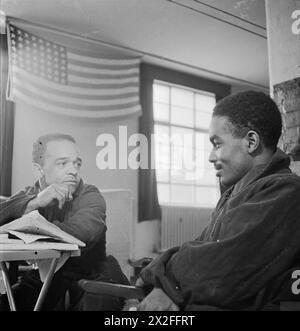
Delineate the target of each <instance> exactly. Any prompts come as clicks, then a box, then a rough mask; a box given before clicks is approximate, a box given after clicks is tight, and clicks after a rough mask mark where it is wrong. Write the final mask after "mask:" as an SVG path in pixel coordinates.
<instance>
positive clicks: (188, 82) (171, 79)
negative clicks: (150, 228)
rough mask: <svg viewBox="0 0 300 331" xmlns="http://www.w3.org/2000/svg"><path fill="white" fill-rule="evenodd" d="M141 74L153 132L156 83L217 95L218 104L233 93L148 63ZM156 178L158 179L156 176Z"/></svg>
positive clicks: (144, 103)
mask: <svg viewBox="0 0 300 331" xmlns="http://www.w3.org/2000/svg"><path fill="white" fill-rule="evenodd" d="M140 74H141V76H140V78H141V81H140V85H141V86H140V93H141V103H142V109H143V114H144V115H143V116H146V118H147V119H148V121H150V123H151V122H152V123H153V130H154V112H153V110H154V109H153V104H154V102H153V84H154V82H155V81H160V82H165V83H166V84H171V85H174V86H175V85H178V86H179V87H185V88H188V89H193V90H196V91H205V92H207V93H212V94H214V95H215V98H216V102H218V101H219V100H220V99H222V98H224V97H225V96H227V95H229V94H230V92H231V86H230V85H228V84H225V83H222V82H218V81H215V80H212V79H209V78H204V77H200V76H196V75H194V74H189V73H185V72H181V71H177V70H172V69H168V68H164V67H160V66H156V65H152V64H148V63H141V68H140ZM142 125H143V124H142V122H141V121H140V130H141V126H142ZM188 129H191V127H188ZM142 130H144V127H143V128H142ZM205 131H206V130H205V129H199V131H198V132H200V133H203V132H205ZM150 133H154V132H150ZM154 173H155V170H154ZM154 176H155V177H156V175H155V174H154ZM157 184H158V183H157V181H156V185H157ZM139 185H140V184H139ZM176 185H177V184H176ZM183 185H185V184H183ZM199 187H205V186H204V185H199ZM209 187H211V186H209ZM160 204H162V205H170V206H184V207H188V205H186V204H178V203H165V202H163V203H160ZM191 207H195V205H194V204H191ZM196 207H197V206H196ZM200 208H202V207H200ZM203 208H206V207H203ZM207 208H210V207H207Z"/></svg>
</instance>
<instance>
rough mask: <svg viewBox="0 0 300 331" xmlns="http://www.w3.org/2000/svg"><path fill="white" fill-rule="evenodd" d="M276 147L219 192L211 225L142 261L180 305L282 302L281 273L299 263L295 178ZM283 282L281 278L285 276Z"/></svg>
mask: <svg viewBox="0 0 300 331" xmlns="http://www.w3.org/2000/svg"><path fill="white" fill-rule="evenodd" d="M289 162H290V160H289V158H288V156H287V155H286V154H284V153H283V152H282V151H280V150H279V149H278V150H277V152H276V153H275V154H274V156H273V158H272V160H271V162H270V163H269V164H267V165H264V166H258V167H255V168H253V169H252V170H251V171H250V172H249V173H248V174H247V175H246V176H245V177H244V178H242V179H241V180H240V181H239V182H238V183H237V184H236V185H235V186H233V187H231V188H229V189H228V190H226V191H225V192H224V193H223V195H222V196H221V198H220V200H219V202H218V204H217V206H216V208H215V210H214V211H213V213H212V215H211V222H210V224H209V226H208V227H207V228H206V229H205V230H204V231H203V233H202V234H201V236H200V237H199V238H197V239H196V240H194V241H190V242H187V243H184V244H183V245H182V246H181V247H174V248H171V249H169V250H168V251H166V252H165V253H164V254H162V255H161V256H160V257H159V258H157V259H155V260H154V261H153V262H152V263H151V264H150V265H149V266H148V267H146V268H145V269H144V270H143V271H142V273H141V276H142V278H143V279H144V281H145V282H146V284H152V285H154V286H157V287H161V288H162V289H163V290H164V291H165V292H166V293H167V295H168V296H169V297H170V298H171V299H172V300H173V301H174V302H175V303H176V304H177V305H179V306H180V308H181V309H184V310H201V309H206V308H208V309H211V308H212V307H215V308H216V309H264V307H266V306H267V305H268V304H270V303H277V304H280V300H281V299H282V297H280V295H281V294H283V292H284V291H285V294H286V293H287V292H288V293H291V287H290V285H289V284H288V288H285V289H283V287H282V286H283V281H284V280H285V281H286V280H290V277H291V273H292V272H291V270H292V269H293V268H295V267H296V266H297V264H299V263H300V254H299V253H300V178H299V177H297V176H295V175H293V174H292V173H291V171H290V169H289ZM285 285H286V283H285Z"/></svg>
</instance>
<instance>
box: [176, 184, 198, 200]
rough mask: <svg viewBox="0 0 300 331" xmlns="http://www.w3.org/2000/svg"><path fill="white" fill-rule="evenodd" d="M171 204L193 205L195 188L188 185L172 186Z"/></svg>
mask: <svg viewBox="0 0 300 331" xmlns="http://www.w3.org/2000/svg"><path fill="white" fill-rule="evenodd" d="M171 202H174V203H180V204H191V203H193V202H194V187H193V186H188V185H171Z"/></svg>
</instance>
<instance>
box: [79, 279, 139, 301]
mask: <svg viewBox="0 0 300 331" xmlns="http://www.w3.org/2000/svg"><path fill="white" fill-rule="evenodd" d="M78 284H79V286H80V287H81V288H82V289H83V290H84V291H86V292H88V293H93V294H102V295H103V294H108V295H114V296H118V297H122V298H127V299H143V298H144V297H145V293H144V290H143V289H142V288H140V287H135V286H130V285H121V284H115V283H106V282H101V281H97V280H87V279H81V280H79V281H78Z"/></svg>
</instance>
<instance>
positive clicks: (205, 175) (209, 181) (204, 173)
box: [195, 168, 218, 186]
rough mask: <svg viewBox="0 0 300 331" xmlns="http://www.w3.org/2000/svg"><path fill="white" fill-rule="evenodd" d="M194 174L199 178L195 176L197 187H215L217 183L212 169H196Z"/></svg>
mask: <svg viewBox="0 0 300 331" xmlns="http://www.w3.org/2000/svg"><path fill="white" fill-rule="evenodd" d="M196 174H200V175H201V176H199V175H198V176H197V177H196V178H195V183H196V184H197V185H212V186H214V185H215V186H217V184H218V181H217V177H216V171H215V170H214V169H208V168H197V172H196Z"/></svg>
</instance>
